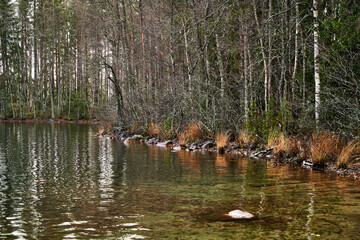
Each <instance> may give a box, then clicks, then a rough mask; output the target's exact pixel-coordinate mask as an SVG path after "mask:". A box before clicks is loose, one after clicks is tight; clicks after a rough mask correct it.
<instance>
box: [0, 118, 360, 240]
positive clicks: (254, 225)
mask: <svg viewBox="0 0 360 240" xmlns="http://www.w3.org/2000/svg"><path fill="white" fill-rule="evenodd" d="M97 131H98V130H97V127H96V126H90V125H72V124H62V125H57V124H31V123H26V124H21V123H0V239H143V238H147V239H255V238H258V239H265V238H266V239H359V236H360V206H359V205H360V183H359V182H356V181H354V180H349V179H344V178H340V177H338V176H336V175H333V174H326V173H323V172H316V171H309V170H304V169H297V168H294V166H291V165H285V166H273V164H272V163H271V162H266V161H263V160H248V159H238V158H236V157H234V156H231V155H229V156H227V155H226V156H224V155H217V154H210V153H203V152H186V151H180V152H171V151H170V150H168V149H164V148H158V147H152V146H150V147H148V146H145V145H141V144H137V145H129V146H126V145H124V144H122V142H121V141H112V140H107V139H103V138H97V137H94V135H95V134H96V132H97ZM235 209H241V210H244V211H248V212H250V213H252V214H254V215H255V216H256V217H255V219H252V220H246V221H245V220H243V221H228V219H226V218H224V217H223V214H225V213H227V212H229V211H231V210H235Z"/></svg>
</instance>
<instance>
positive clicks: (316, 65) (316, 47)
mask: <svg viewBox="0 0 360 240" xmlns="http://www.w3.org/2000/svg"><path fill="white" fill-rule="evenodd" d="M317 7H318V2H317V0H313V14H314V78H315V122H316V128H319V119H320V116H319V114H320V113H319V111H320V91H321V90H320V69H319V33H318V28H319V22H318V9H317Z"/></svg>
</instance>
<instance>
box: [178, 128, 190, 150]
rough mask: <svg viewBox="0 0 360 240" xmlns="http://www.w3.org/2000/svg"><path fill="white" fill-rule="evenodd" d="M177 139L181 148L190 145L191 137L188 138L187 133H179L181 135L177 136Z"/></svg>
mask: <svg viewBox="0 0 360 240" xmlns="http://www.w3.org/2000/svg"><path fill="white" fill-rule="evenodd" d="M177 137H178V140H179V144H180V146H185V145H186V144H187V143H188V141H189V137H188V135H187V132H186V131H184V132H179V133H178V134H177Z"/></svg>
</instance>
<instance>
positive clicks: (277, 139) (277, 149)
mask: <svg viewBox="0 0 360 240" xmlns="http://www.w3.org/2000/svg"><path fill="white" fill-rule="evenodd" d="M268 147H272V148H274V154H275V155H280V154H281V153H284V152H285V150H286V138H285V135H284V134H283V133H270V134H269V136H268Z"/></svg>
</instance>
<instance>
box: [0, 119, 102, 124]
mask: <svg viewBox="0 0 360 240" xmlns="http://www.w3.org/2000/svg"><path fill="white" fill-rule="evenodd" d="M0 122H4V123H57V124H63V123H71V124H91V125H109V122H107V121H102V120H96V119H91V120H84V119H79V120H65V119H57V118H56V119H33V118H25V119H18V118H11V119H0Z"/></svg>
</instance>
